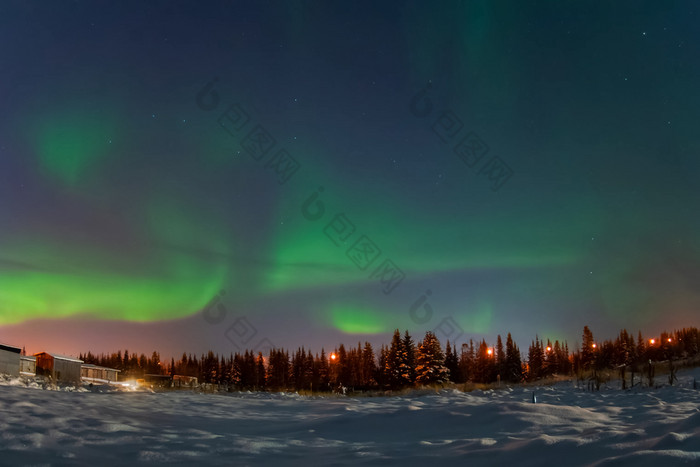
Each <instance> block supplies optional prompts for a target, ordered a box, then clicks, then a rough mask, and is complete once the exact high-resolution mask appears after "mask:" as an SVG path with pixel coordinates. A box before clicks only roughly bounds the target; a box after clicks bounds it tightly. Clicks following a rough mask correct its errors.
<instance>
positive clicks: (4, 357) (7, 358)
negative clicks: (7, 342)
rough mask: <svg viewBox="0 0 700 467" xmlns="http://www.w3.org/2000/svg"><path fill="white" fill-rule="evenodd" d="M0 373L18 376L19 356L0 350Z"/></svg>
mask: <svg viewBox="0 0 700 467" xmlns="http://www.w3.org/2000/svg"><path fill="white" fill-rule="evenodd" d="M0 373H4V374H6V375H10V376H19V354H18V353H14V352H8V351H6V350H0Z"/></svg>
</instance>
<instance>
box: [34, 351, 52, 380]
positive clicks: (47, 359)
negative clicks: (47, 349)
mask: <svg viewBox="0 0 700 467" xmlns="http://www.w3.org/2000/svg"><path fill="white" fill-rule="evenodd" d="M35 357H36V374H37V375H38V376H41V375H44V376H51V377H52V378H53V357H52V356H51V355H49V354H47V353H40V354H36V355H35Z"/></svg>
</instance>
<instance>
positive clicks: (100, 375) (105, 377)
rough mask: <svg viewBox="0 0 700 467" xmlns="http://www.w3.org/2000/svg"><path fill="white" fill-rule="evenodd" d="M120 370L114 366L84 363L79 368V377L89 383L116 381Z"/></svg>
mask: <svg viewBox="0 0 700 467" xmlns="http://www.w3.org/2000/svg"><path fill="white" fill-rule="evenodd" d="M120 372H121V370H117V369H116V368H107V367H104V366H97V365H93V364H91V363H84V364H83V366H82V367H81V368H80V377H81V379H82V380H83V381H88V382H90V383H110V382H114V381H117V377H118V375H119V373H120Z"/></svg>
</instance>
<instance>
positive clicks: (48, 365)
mask: <svg viewBox="0 0 700 467" xmlns="http://www.w3.org/2000/svg"><path fill="white" fill-rule="evenodd" d="M34 356H35V357H36V374H37V375H44V376H50V377H51V379H53V380H54V381H60V382H63V383H80V367H81V365H82V364H83V361H82V360H78V359H77V358H73V357H67V356H65V355H58V354H55V353H49V352H39V353H35V354H34Z"/></svg>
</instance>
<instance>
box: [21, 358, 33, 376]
mask: <svg viewBox="0 0 700 467" xmlns="http://www.w3.org/2000/svg"><path fill="white" fill-rule="evenodd" d="M19 374H21V375H25V376H34V375H35V374H36V357H32V356H31V355H20V356H19Z"/></svg>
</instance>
